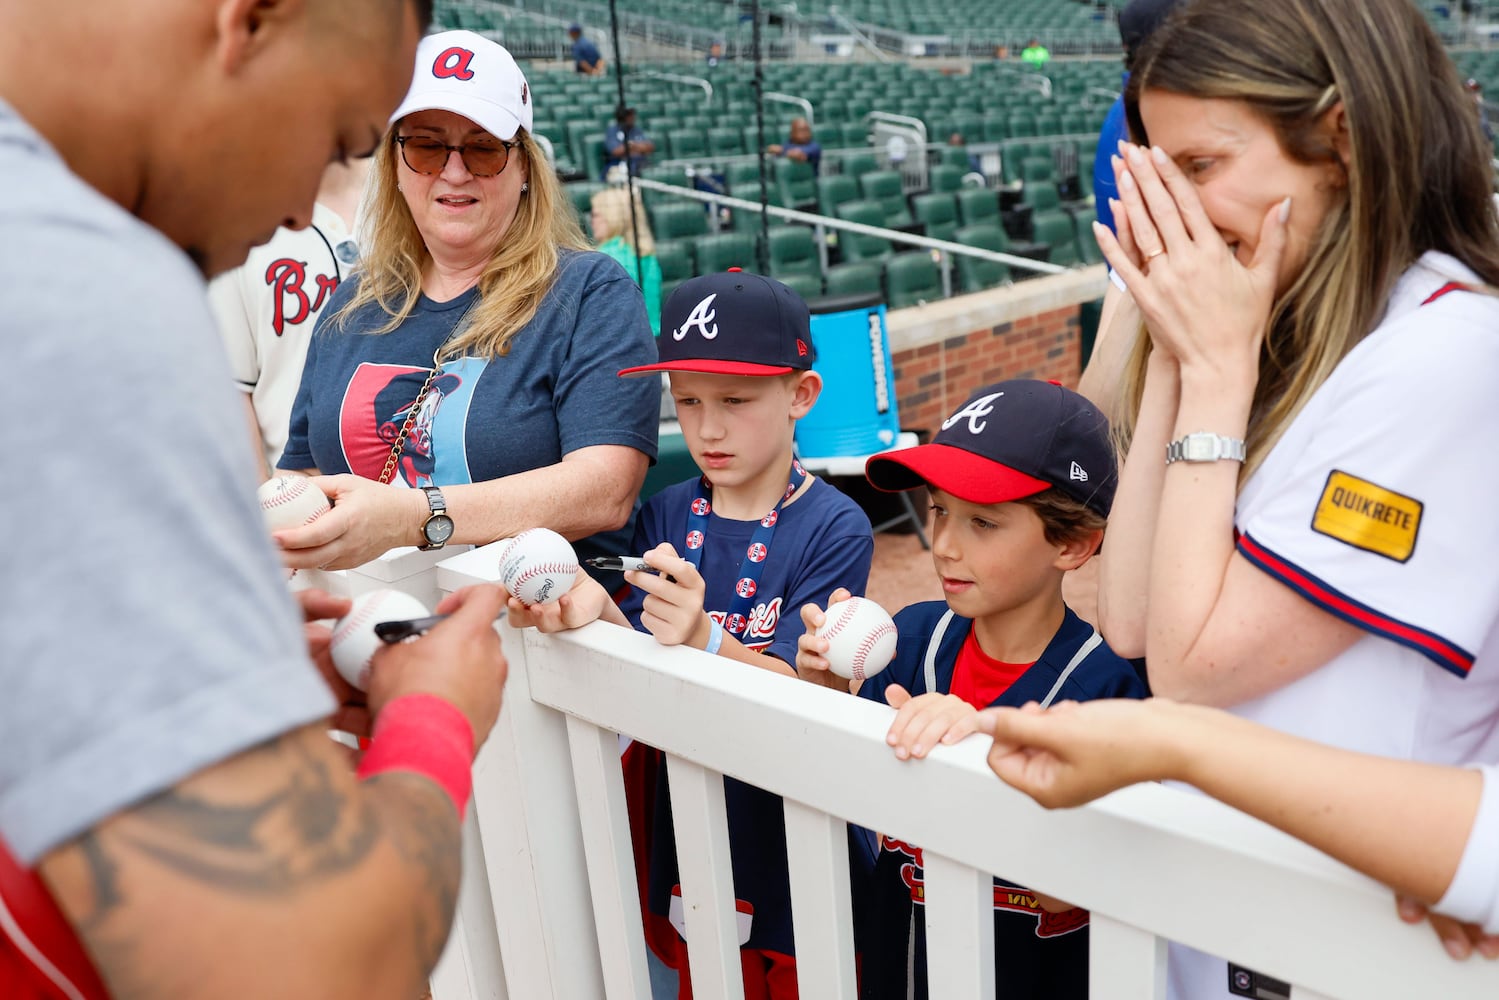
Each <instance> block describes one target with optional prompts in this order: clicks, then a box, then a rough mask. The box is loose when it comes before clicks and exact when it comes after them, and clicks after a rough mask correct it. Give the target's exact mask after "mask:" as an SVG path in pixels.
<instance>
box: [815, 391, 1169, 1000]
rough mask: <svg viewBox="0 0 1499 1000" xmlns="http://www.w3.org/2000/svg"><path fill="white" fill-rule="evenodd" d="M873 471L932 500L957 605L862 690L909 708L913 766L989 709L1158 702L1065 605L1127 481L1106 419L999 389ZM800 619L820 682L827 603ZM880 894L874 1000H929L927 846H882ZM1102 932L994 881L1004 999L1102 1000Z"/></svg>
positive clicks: (869, 906) (867, 996) (930, 612)
mask: <svg viewBox="0 0 1499 1000" xmlns="http://www.w3.org/2000/svg"><path fill="white" fill-rule="evenodd" d="M865 472H866V475H867V477H868V479H869V481H870V482H871V483H872V484H873V485H874V486H875V487H876V488H877V489H880V490H884V491H886V492H899V491H902V490H910V489H915V488H916V487H918V486H923V485H925V486H926V487H927V490H928V491H929V492H930V494H931V504H932V507H931V509H932V530H931V538H932V561H933V563H934V564H935V566H936V569H937V574H938V576H940V577H941V579H942V591H943V594H944V595H945V597H946V601H945V602H943V601H933V602H929V603H923V604H915V605H912V606H910V607H908V608H906V609H905V610H903V611H901V612H900V613H899V614H897V615H896V616H895V624H896V627H897V629H898V630H899V635H898V638H897V640H896V652H895V659H894V660H893V661H892V662H891V664H890V666H889V667H888V668H887V669H886V670H885V671H884V672H883V673H881V674H878V675H876V676H875V677H872V678H870V679H869V680H867V681H865V682H864V684H863V685H862V686H861V687H860V688H859V691H858V695H859V697H861V698H868V699H870V700H873V701H878V702H881V703H888V704H889V705H890V706H892V707H893V708H895V709H896V710H897V711H896V715H895V719H894V722H893V723H892V724H891V726H890V732H889V735H888V736H887V738H886V739H887V741H888V742H889V743H890V745H891V746H893V747H894V748H895V755H896V756H897V757H899V758H901V759H907V758H911V757H916V758H921V757H925V756H926V755H927V753H928V752H929V751H930V750H931V749H932V747H934V746H936V745H937V744H938V743H944V744H945V743H956V742H957V741H959V740H961V739H963V738H964V737H965V736H968V735H969V734H970V733H972V732H974V724H975V720H976V717H977V715H978V712H979V710H980V709H983V708H987V707H989V706H991V705H1014V706H1019V705H1024V704H1025V703H1026V702H1031V701H1035V702H1040V703H1041V704H1042V705H1049V704H1052V703H1054V702H1056V701H1063V700H1071V701H1088V700H1090V699H1094V698H1141V697H1144V696H1145V691H1144V688H1143V686H1142V685H1141V683H1140V680H1139V678H1138V677H1137V676H1136V675H1135V672H1134V670H1133V669H1132V668H1131V666H1130V664H1129V663H1128V662H1127V661H1125V660H1123V659H1120V658H1119V657H1118V656H1116V655H1115V654H1114V653H1113V651H1111V650H1110V649H1109V647H1108V646H1107V645H1105V644H1104V642H1103V639H1102V637H1100V636H1099V634H1098V633H1097V631H1095V630H1094V629H1093V627H1092V626H1091V625H1088V624H1087V623H1086V622H1084V621H1082V620H1081V619H1079V618H1078V617H1077V616H1076V615H1075V614H1073V613H1072V611H1071V610H1070V609H1068V607H1067V606H1066V604H1064V603H1063V601H1062V577H1063V575H1064V574H1065V573H1066V572H1067V571H1068V570H1072V569H1076V568H1077V567H1079V566H1081V565H1083V564H1084V563H1086V562H1087V561H1088V560H1089V559H1090V558H1092V556H1093V553H1094V552H1096V551H1097V550H1098V546H1099V544H1100V543H1101V542H1102V540H1103V530H1104V524H1105V521H1106V519H1107V517H1108V512H1109V505H1110V503H1111V502H1112V501H1113V497H1114V486H1115V482H1116V479H1117V473H1116V468H1115V462H1114V450H1113V446H1112V444H1111V442H1110V440H1109V428H1108V421H1107V420H1106V419H1105V418H1104V417H1103V415H1102V414H1100V413H1099V412H1098V410H1097V409H1095V408H1094V406H1093V405H1092V404H1091V403H1089V402H1088V401H1087V400H1086V399H1084V398H1083V397H1082V396H1079V395H1078V394H1077V393H1075V392H1072V391H1070V390H1068V389H1064V388H1063V387H1061V386H1060V385H1056V384H1053V383H1050V382H1038V381H1033V380H1015V381H1009V382H1001V383H999V384H997V385H991V386H987V387H985V388H983V389H980V390H979V391H978V392H976V393H975V394H974V395H973V396H972V397H971V398H970V399H969V400H968V401H967V402H965V403H964V404H963V406H962V407H960V408H959V409H958V411H957V412H956V413H954V414H953V415H952V416H950V417H948V418H947V420H945V421H944V422H943V424H942V428H941V430H940V431H939V432H938V433H937V435H936V436H935V437H934V438H933V440H932V442H931V443H930V444H925V445H921V446H919V447H916V448H907V449H904V450H902V451H895V452H886V453H885V454H883V455H879V456H876V457H874V458H872V459H870V460H869V463H868V465H867V466H866V470H865ZM833 596H834V599H835V600H836V599H841V598H842V597H844V596H846V595H843V594H835V595H833ZM802 619H803V622H804V623H805V625H806V633H805V634H804V635H803V637H802V639H801V643H800V651H799V653H798V654H797V660H796V664H797V669H798V670H799V671H800V672H801V674H802V676H804V677H805V676H808V675H812V674H816V673H817V672H818V671H826V670H827V667H828V664H827V661H826V660H825V659H824V658H823V656H822V654H823V653H825V652H826V651H827V640H825V639H821V638H819V637H818V636H817V635H816V634H815V630H816V628H817V627H818V626H819V625H821V624H822V621H823V613H822V610H821V609H820V608H819V607H818V606H816V605H813V606H810V607H804V608H803V609H802ZM866 888H867V890H868V891H867V893H866V900H867V902H866V904H865V905H864V907H863V908H862V910H863V912H861V913H859V914H856V917H855V919H856V921H857V922H858V923H859V926H860V930H861V937H862V939H863V940H862V945H863V955H864V957H863V965H862V968H861V976H860V979H861V984H862V986H861V996H862V997H863V998H864V1000H886V998H892V1000H895V998H898V1000H905V998H906V997H908V996H914V997H916V998H918V1000H924V998H925V997H926V996H927V988H926V987H927V977H926V927H925V921H924V919H923V918H922V915H921V910H920V907H921V906H922V904H923V887H922V857H921V849H920V848H919V847H916V846H914V845H910V844H906V843H904V842H902V841H900V840H897V839H894V838H892V837H889V836H883V835H882V836H880V837H879V845H878V856H877V859H876V861H875V869H874V874H873V876H872V877H871V879H870V881H869V882H868V884H867V886H866ZM913 914H914V919H913ZM1087 922H1088V915H1087V912H1086V911H1084V910H1078V909H1072V908H1069V907H1068V906H1067V905H1066V904H1065V903H1059V902H1057V901H1055V900H1050V899H1047V898H1045V897H1041V896H1039V895H1037V894H1036V893H1032V892H1031V891H1029V890H1028V889H1025V888H1023V887H1021V886H1016V885H1012V884H1010V883H1008V882H1003V881H1001V880H999V879H995V882H994V956H995V966H996V969H997V970H998V975H997V977H996V980H997V983H998V987H999V993H1000V994H1001V995H1003V996H1004V997H1006V998H1019V1000H1028V998H1029V1000H1074V998H1075V1000H1086V998H1087V996H1088V939H1087ZM913 937H914V940H913ZM908 989H909V990H910V992H908Z"/></svg>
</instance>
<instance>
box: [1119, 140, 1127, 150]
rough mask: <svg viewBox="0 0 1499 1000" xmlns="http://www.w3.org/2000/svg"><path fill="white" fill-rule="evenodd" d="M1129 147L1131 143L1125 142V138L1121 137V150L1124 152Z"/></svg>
mask: <svg viewBox="0 0 1499 1000" xmlns="http://www.w3.org/2000/svg"><path fill="white" fill-rule="evenodd" d="M1127 149H1129V143H1127V142H1125V141H1124V140H1123V139H1120V140H1119V152H1121V153H1122V152H1124V151H1125V150H1127Z"/></svg>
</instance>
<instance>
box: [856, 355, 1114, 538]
mask: <svg viewBox="0 0 1499 1000" xmlns="http://www.w3.org/2000/svg"><path fill="white" fill-rule="evenodd" d="M864 474H865V476H866V477H867V478H868V479H869V482H870V483H871V484H872V485H873V486H874V487H875V489H878V490H883V491H885V492H886V493H899V492H901V491H903V490H911V489H915V488H916V487H918V486H921V485H928V486H934V487H936V488H937V489H939V490H942V491H943V492H944V493H951V494H952V495H953V496H955V497H957V498H958V499H960V500H967V501H968V502H969V503H985V504H987V503H1008V502H1009V501H1011V500H1019V499H1022V498H1024V497H1028V496H1034V495H1035V494H1037V493H1040V492H1042V491H1043V490H1047V489H1051V488H1053V487H1055V488H1056V489H1059V490H1061V491H1062V492H1063V493H1065V494H1067V495H1068V496H1070V497H1072V498H1073V499H1074V500H1077V501H1078V502H1079V503H1081V504H1084V505H1085V506H1087V507H1089V508H1090V509H1092V510H1093V511H1095V512H1096V513H1098V514H1100V515H1102V516H1104V517H1108V516H1109V508H1110V507H1111V506H1112V505H1113V502H1114V488H1115V486H1116V485H1118V479H1119V475H1118V468H1117V466H1116V464H1115V461H1114V445H1113V442H1112V440H1110V437H1109V421H1108V419H1107V418H1106V417H1105V416H1104V415H1103V414H1102V413H1100V412H1099V411H1098V408H1097V407H1096V406H1094V405H1093V404H1092V403H1090V402H1088V400H1086V399H1084V398H1083V397H1082V396H1079V395H1078V394H1077V393H1075V392H1073V391H1072V390H1071V389H1068V388H1065V387H1064V386H1062V385H1060V384H1059V383H1056V382H1042V381H1039V380H1036V379H1012V380H1010V381H1008V382H997V383H995V384H994V385H988V386H985V387H984V388H982V389H980V390H978V391H977V392H975V393H974V394H973V395H972V396H970V397H969V398H968V399H967V400H966V401H965V402H964V403H963V405H962V406H961V407H959V408H958V409H957V411H956V412H954V413H953V414H952V416H950V417H948V418H947V419H946V420H944V421H943V422H942V428H941V429H940V430H939V431H938V432H937V434H936V436H935V437H933V438H932V440H931V443H929V444H923V445H918V446H917V447H915V448H905V449H902V450H900V451H887V452H885V453H884V454H881V455H875V456H874V457H873V458H871V459H870V460H869V461H868V462H867V463H865V466H864Z"/></svg>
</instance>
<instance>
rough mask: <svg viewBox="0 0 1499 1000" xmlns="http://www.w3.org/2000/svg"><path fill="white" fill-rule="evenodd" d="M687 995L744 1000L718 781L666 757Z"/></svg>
mask: <svg viewBox="0 0 1499 1000" xmlns="http://www.w3.org/2000/svg"><path fill="white" fill-rule="evenodd" d="M666 777H667V780H668V781H669V782H670V783H671V819H672V827H673V828H674V831H675V833H676V842H677V845H676V846H677V869H678V872H679V874H680V875H681V877H682V922H683V924H684V925H685V926H686V930H687V958H688V962H689V963H690V965H691V967H692V995H693V996H694V997H697V998H700V1000H744V978H743V972H742V967H741V966H740V963H739V928H738V923H737V916H736V910H735V907H734V900H735V897H734V875H733V868H732V866H731V864H730V861H729V821H728V811H727V808H726V807H725V804H724V788H723V775H722V774H720V773H718V772H717V771H710V770H708V769H707V768H705V767H702V766H701V765H698V764H694V763H693V762H692V761H690V760H684V759H682V758H681V757H673V756H671V755H669V754H668V755H667V758H666Z"/></svg>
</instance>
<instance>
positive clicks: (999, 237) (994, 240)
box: [953, 225, 1010, 292]
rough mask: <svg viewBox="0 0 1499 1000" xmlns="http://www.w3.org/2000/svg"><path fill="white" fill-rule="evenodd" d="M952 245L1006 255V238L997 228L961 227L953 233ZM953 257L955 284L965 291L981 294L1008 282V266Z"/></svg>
mask: <svg viewBox="0 0 1499 1000" xmlns="http://www.w3.org/2000/svg"><path fill="white" fill-rule="evenodd" d="M953 242H954V243H961V244H963V245H964V246H970V247H979V248H981V249H984V250H993V251H995V252H996V253H1009V252H1010V238H1009V237H1008V236H1006V235H1005V231H1004V230H1003V229H1001V228H1000V227H999V226H997V225H983V226H964V227H963V228H962V229H959V230H958V231H957V232H956V233H954V234H953ZM953 256H954V258H955V260H956V261H957V265H958V284H959V286H960V287H961V288H962V289H963V291H965V292H981V291H983V290H984V289H986V288H994V287H995V286H997V285H1003V284H1007V283H1008V282H1009V281H1010V265H1008V264H1001V263H1000V262H998V261H992V260H980V259H979V258H977V257H962V256H958V255H956V254H954V255H953Z"/></svg>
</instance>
